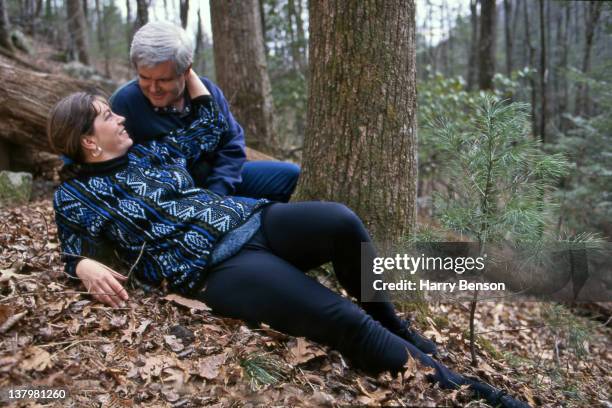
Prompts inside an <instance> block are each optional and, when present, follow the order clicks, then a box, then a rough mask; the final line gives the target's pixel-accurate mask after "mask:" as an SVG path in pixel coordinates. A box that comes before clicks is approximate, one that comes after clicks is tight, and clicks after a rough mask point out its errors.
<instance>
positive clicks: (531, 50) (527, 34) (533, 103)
mask: <svg viewBox="0 0 612 408" xmlns="http://www.w3.org/2000/svg"><path fill="white" fill-rule="evenodd" d="M524 10H525V42H526V44H527V49H528V50H529V64H528V65H529V68H533V66H534V61H533V60H534V58H535V49H534V47H533V45H532V44H531V30H530V28H529V2H528V1H525V9H524ZM529 86H530V88H531V132H532V134H533V137H536V135H537V126H536V123H537V121H536V85H535V80H534V79H533V73H532V74H530V75H529Z"/></svg>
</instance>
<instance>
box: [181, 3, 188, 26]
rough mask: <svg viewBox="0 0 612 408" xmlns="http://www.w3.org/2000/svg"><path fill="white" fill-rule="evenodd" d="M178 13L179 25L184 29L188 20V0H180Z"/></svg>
mask: <svg viewBox="0 0 612 408" xmlns="http://www.w3.org/2000/svg"><path fill="white" fill-rule="evenodd" d="M179 14H180V16H181V27H183V29H185V28H187V22H188V21H189V0H180V4H179Z"/></svg>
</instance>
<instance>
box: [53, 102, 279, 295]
mask: <svg viewBox="0 0 612 408" xmlns="http://www.w3.org/2000/svg"><path fill="white" fill-rule="evenodd" d="M193 103H194V108H195V109H197V111H198V114H199V119H198V120H196V121H195V122H193V123H192V124H191V125H190V126H188V127H187V128H185V129H179V130H176V131H173V132H172V133H171V134H169V135H167V136H165V137H163V138H161V139H160V140H158V141H152V142H149V143H145V144H141V145H134V146H132V148H130V150H129V151H128V153H127V154H126V155H124V156H121V157H118V158H115V159H112V160H108V161H105V162H101V163H89V164H76V163H73V164H71V165H69V166H72V167H75V169H74V170H73V173H74V174H75V175H76V176H75V177H73V178H71V179H69V180H67V181H64V182H63V183H62V184H61V185H60V186H59V187H58V189H57V190H56V192H55V196H54V201H53V205H54V209H55V216H56V223H57V227H58V236H59V239H60V241H61V244H62V251H63V253H64V261H65V262H66V272H67V273H69V274H70V275H72V276H74V275H75V268H76V265H77V263H78V262H79V261H80V260H81V259H82V258H83V257H90V258H94V259H95V258H96V257H97V255H98V254H97V252H98V251H99V249H100V248H103V247H104V246H105V244H111V246H112V247H113V248H115V249H116V250H117V252H118V255H119V257H120V259H121V260H123V262H124V263H125V264H126V265H128V266H130V265H134V269H133V270H134V273H135V274H136V277H137V278H138V280H140V281H143V282H145V283H147V284H149V285H152V286H159V285H160V284H161V283H162V281H164V280H165V281H166V282H167V284H168V286H169V288H170V289H171V290H174V291H177V292H179V293H189V292H191V291H193V290H197V289H198V288H199V287H200V286H201V284H202V282H203V280H204V278H205V273H206V271H207V270H208V268H209V267H210V266H211V255H212V253H213V250H214V249H215V247H216V246H217V245H218V244H219V243H220V242H221V241H222V240H223V239H224V238H225V237H226V236H228V235H229V233H231V232H232V231H235V230H237V229H239V228H242V226H244V225H246V224H247V223H248V221H249V220H251V219H253V218H254V217H253V215H255V214H257V210H258V209H260V208H262V207H263V206H265V205H266V204H267V203H268V202H267V200H254V199H249V198H242V197H223V196H220V195H218V194H216V193H214V192H211V191H209V190H204V189H201V188H197V187H196V186H195V185H194V182H193V179H192V178H191V176H190V175H189V173H188V172H187V170H186V168H187V166H188V165H189V164H190V163H192V162H193V161H195V160H197V159H198V157H199V156H200V155H201V154H202V153H205V152H210V151H213V150H214V149H215V148H216V146H217V144H218V143H219V140H220V137H221V135H222V134H223V133H224V132H225V131H226V130H227V122H226V120H225V118H224V117H223V115H222V114H220V113H219V109H218V107H217V106H216V105H215V103H214V101H213V100H212V98H211V97H210V96H203V97H198V98H196V99H194V101H193ZM243 241H244V240H243ZM243 243H244V242H243Z"/></svg>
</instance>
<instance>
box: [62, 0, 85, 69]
mask: <svg viewBox="0 0 612 408" xmlns="http://www.w3.org/2000/svg"><path fill="white" fill-rule="evenodd" d="M66 6H67V11H68V31H69V33H70V36H71V39H72V41H73V44H74V46H75V47H76V54H77V58H78V60H79V61H80V62H82V63H83V64H86V65H89V43H88V40H87V26H86V25H85V15H84V14H83V3H82V2H81V1H80V0H66Z"/></svg>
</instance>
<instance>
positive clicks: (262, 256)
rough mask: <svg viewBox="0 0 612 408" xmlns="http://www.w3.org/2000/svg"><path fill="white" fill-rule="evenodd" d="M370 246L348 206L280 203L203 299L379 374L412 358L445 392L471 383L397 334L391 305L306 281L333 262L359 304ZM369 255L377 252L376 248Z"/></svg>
mask: <svg viewBox="0 0 612 408" xmlns="http://www.w3.org/2000/svg"><path fill="white" fill-rule="evenodd" d="M362 242H366V243H369V242H370V237H369V235H368V233H367V231H366V229H365V228H364V226H363V224H362V222H361V220H360V219H359V218H358V217H357V216H356V215H355V214H354V213H353V212H352V211H351V210H349V209H348V208H347V207H346V206H344V205H342V204H338V203H333V202H300V203H289V204H280V203H279V204H273V205H271V206H270V207H268V208H266V210H265V211H264V214H263V218H262V228H261V229H260V230H259V231H258V232H257V234H255V236H254V237H253V238H252V239H251V240H250V241H249V242H248V244H247V245H246V246H245V247H244V248H243V249H242V250H241V251H240V252H239V253H238V254H237V255H236V256H234V257H232V258H230V259H228V260H226V261H224V262H222V263H221V264H219V265H217V266H216V267H214V268H213V269H212V270H211V271H210V274H209V276H208V278H207V280H206V284H205V287H204V288H203V289H202V291H201V292H199V293H198V294H197V297H198V298H199V299H200V300H202V301H203V302H205V303H206V304H207V305H208V306H210V307H211V308H212V310H213V312H214V313H216V314H218V315H221V316H226V317H232V318H236V319H241V320H244V321H247V322H249V323H252V324H257V323H259V322H263V323H266V324H268V325H270V327H272V328H274V329H276V330H278V331H281V332H284V333H287V334H290V335H292V336H303V337H306V338H308V339H310V340H313V341H315V342H317V343H321V344H325V345H327V346H330V347H331V348H333V349H336V350H338V351H340V352H341V353H342V354H343V355H344V356H345V357H346V358H348V359H349V360H350V361H351V362H352V364H353V365H355V366H356V367H359V368H361V369H362V370H364V371H366V372H368V373H371V374H375V373H379V372H382V371H386V370H389V371H391V372H397V371H400V370H401V369H402V367H403V366H404V364H405V363H406V361H407V358H408V356H407V354H406V353H410V354H411V355H412V356H413V357H414V358H416V359H418V360H420V361H421V362H422V363H424V364H425V365H427V366H430V367H433V368H435V375H434V376H433V379H435V380H437V381H438V382H440V385H441V386H442V387H445V388H454V387H456V386H457V385H461V384H465V383H466V381H468V380H467V379H465V378H463V377H462V376H460V375H458V374H456V373H454V372H452V371H451V370H449V369H448V368H447V367H445V366H444V365H442V364H440V363H439V362H437V361H436V360H434V359H432V358H431V357H430V356H428V355H426V354H424V353H423V352H421V351H420V350H419V349H417V348H416V347H415V346H414V345H412V344H411V343H409V342H407V341H406V340H404V339H403V338H401V337H399V336H397V335H395V334H394V333H397V332H398V330H399V329H400V320H399V319H398V317H397V315H396V313H395V311H394V308H393V306H392V304H391V303H389V302H375V303H361V304H360V305H361V308H360V307H359V306H357V305H356V304H355V303H353V302H352V301H350V300H349V299H347V298H345V297H343V296H341V295H339V294H338V293H336V292H334V291H332V290H329V289H328V288H326V287H325V286H323V285H321V284H320V283H319V282H317V281H316V280H315V279H312V278H311V277H309V276H307V275H305V274H304V272H305V271H307V270H309V269H312V268H314V267H316V266H319V265H322V264H324V263H326V262H332V263H333V266H334V271H335V273H336V276H337V277H338V280H339V281H340V283H341V285H342V286H343V287H344V288H345V289H346V290H347V292H348V293H349V294H350V295H351V296H354V297H356V298H357V299H359V297H360V296H359V295H360V275H361V274H360V251H361V243H362ZM366 250H371V251H374V249H373V246H372V244H369V245H368V246H366ZM362 308H363V309H362Z"/></svg>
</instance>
